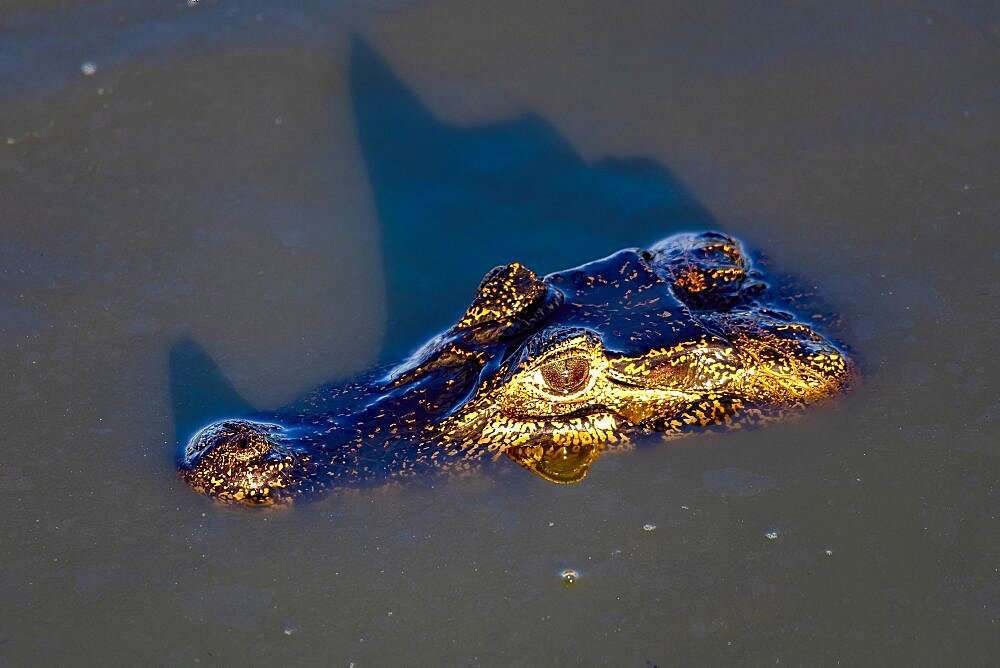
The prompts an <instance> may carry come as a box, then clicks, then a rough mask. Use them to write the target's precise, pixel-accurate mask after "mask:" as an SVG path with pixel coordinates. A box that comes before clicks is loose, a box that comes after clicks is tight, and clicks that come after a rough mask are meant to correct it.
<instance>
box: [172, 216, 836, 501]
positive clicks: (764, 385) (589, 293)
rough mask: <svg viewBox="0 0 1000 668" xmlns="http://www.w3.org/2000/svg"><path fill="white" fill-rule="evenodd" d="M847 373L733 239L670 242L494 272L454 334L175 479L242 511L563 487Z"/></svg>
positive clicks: (249, 431) (331, 392)
mask: <svg viewBox="0 0 1000 668" xmlns="http://www.w3.org/2000/svg"><path fill="white" fill-rule="evenodd" d="M782 307H783V308H787V307H788V304H782ZM851 369H852V367H851V364H850V362H849V361H848V359H847V358H846V356H845V355H844V353H843V352H842V351H841V350H840V349H839V348H838V347H837V346H836V345H834V344H833V343H831V342H830V341H829V340H828V339H826V338H824V337H823V336H822V335H820V334H818V333H817V332H816V331H815V330H814V329H813V328H812V327H811V326H809V325H807V324H806V323H804V322H801V321H796V320H795V319H794V317H793V316H792V315H791V314H789V313H787V312H785V311H782V310H778V309H776V308H775V306H774V305H773V304H772V303H769V302H768V301H767V300H766V299H765V284H764V283H763V282H762V281H761V280H760V275H759V273H757V272H756V271H754V270H753V269H752V268H751V267H750V262H749V260H748V259H747V257H746V256H745V255H744V254H743V252H742V250H741V249H740V246H739V244H738V243H737V242H736V241H735V240H734V239H732V238H731V237H728V236H726V235H722V234H719V233H714V232H706V233H700V234H685V235H677V236H674V237H670V238H668V239H665V240H664V241H662V242H660V243H659V244H656V245H655V246H653V247H652V248H650V249H648V250H641V249H633V250H624V251H620V252H618V253H616V254H614V255H612V256H610V257H608V258H605V259H603V260H598V261H595V262H591V263H589V264H586V265H583V266H581V267H578V268H575V269H570V270H566V271H563V272H557V273H555V274H551V275H549V276H546V277H543V278H539V277H537V276H536V275H535V274H534V273H532V272H531V271H530V270H529V269H527V268H526V267H524V266H523V265H520V264H518V263H514V264H510V265H506V266H503V267H498V268H496V269H494V270H493V271H491V272H490V273H489V274H487V276H486V278H484V279H483V282H482V283H481V285H480V286H479V289H478V291H477V294H476V296H475V298H474V299H473V301H472V304H471V306H470V307H469V309H468V310H467V312H466V313H465V315H463V316H462V317H461V318H460V319H459V320H458V322H457V324H455V325H454V326H453V327H451V328H450V329H448V330H447V331H445V332H443V333H442V334H440V335H439V336H437V337H435V338H434V339H432V340H431V341H429V342H428V343H427V344H425V345H424V346H423V347H421V348H420V349H419V350H417V351H416V352H415V353H414V354H413V355H412V356H411V357H410V358H409V359H407V360H406V361H404V362H403V363H401V364H399V365H397V366H396V367H394V368H392V369H390V370H389V371H388V373H384V372H383V373H373V374H371V375H369V376H367V377H365V378H362V379H360V380H359V381H357V382H355V383H353V384H350V385H346V386H343V387H340V388H334V389H331V388H324V389H320V390H317V391H316V392H314V393H313V394H311V395H308V396H307V397H306V398H305V399H304V400H303V401H300V402H298V403H297V404H296V405H295V407H294V408H290V409H287V410H279V411H272V412H262V413H259V414H255V415H249V416H245V417H243V418H236V419H228V420H224V421H220V422H217V423H215V424H212V425H210V426H208V427H206V428H205V429H203V430H201V431H200V432H199V433H198V434H196V435H195V436H194V437H192V439H191V440H190V441H189V443H188V444H187V446H186V447H185V448H184V449H183V450H182V453H181V457H180V460H181V461H180V470H181V474H182V476H183V477H184V479H185V480H186V481H187V482H188V483H189V484H190V485H191V486H192V487H193V488H195V489H196V490H198V491H200V492H203V493H205V494H207V495H209V496H212V497H215V498H216V499H218V500H220V501H225V502H234V503H245V504H273V503H287V502H289V501H291V500H294V499H297V498H301V497H305V496H310V495H315V494H317V493H320V492H323V491H326V490H329V489H330V488H333V487H343V486H350V485H360V484H378V483H379V482H383V481H386V480H389V479H392V478H402V477H408V476H413V475H418V474H424V473H434V472H438V473H464V472H467V471H471V470H474V469H476V468H480V467H481V466H483V465H485V464H487V463H489V462H492V461H495V460H497V459H498V458H501V459H502V458H504V457H506V458H508V459H509V460H512V461H514V462H516V463H517V464H519V465H521V466H523V467H524V468H526V469H528V470H530V471H532V472H534V473H536V474H538V475H539V476H541V477H542V478H544V479H546V480H549V481H551V482H556V483H576V482H579V481H580V480H582V479H583V478H584V477H585V476H586V475H587V473H588V472H589V470H590V468H591V466H592V464H593V463H594V461H595V460H596V459H597V457H598V456H599V455H601V454H602V453H605V452H610V451H615V450H624V449H627V448H629V447H632V444H633V443H634V442H635V440H636V439H637V437H639V436H642V435H644V434H650V433H662V434H664V435H667V436H671V437H675V436H679V435H682V434H684V433H688V432H691V431H696V430H698V429H703V428H706V427H711V426H718V425H722V426H734V425H739V426H742V425H744V424H758V423H761V422H762V421H765V420H771V419H775V418H777V417H781V416H783V415H786V414H787V413H788V411H789V410H791V409H795V408H798V407H801V406H804V405H806V404H811V403H814V402H816V401H819V400H821V399H823V398H826V397H828V396H830V395H833V394H835V393H837V392H839V391H840V390H842V389H843V388H844V387H846V385H847V383H848V380H849V378H850V376H851Z"/></svg>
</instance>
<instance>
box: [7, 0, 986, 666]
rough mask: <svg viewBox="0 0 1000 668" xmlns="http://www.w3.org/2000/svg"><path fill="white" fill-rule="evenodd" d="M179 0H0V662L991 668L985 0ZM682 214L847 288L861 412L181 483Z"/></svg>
mask: <svg viewBox="0 0 1000 668" xmlns="http://www.w3.org/2000/svg"><path fill="white" fill-rule="evenodd" d="M191 4H192V5H193V6H189V4H188V3H185V2H150V3H144V4H142V5H134V4H131V3H116V2H98V3H72V2H70V3H61V2H60V3H56V2H46V3H38V2H33V3H21V4H13V5H12V4H8V5H7V6H5V8H4V9H3V10H2V13H0V202H2V204H3V208H2V214H3V218H2V220H3V222H2V223H0V224H2V226H3V227H2V235H0V337H2V341H3V343H4V345H3V347H2V349H0V350H2V353H0V355H2V356H0V365H2V369H0V377H2V378H3V379H4V382H3V383H2V384H0V406H3V413H2V416H3V423H4V425H5V429H4V437H3V440H2V441H0V443H2V448H3V452H4V454H5V456H4V457H3V461H2V463H0V494H2V498H3V499H4V501H5V506H6V512H5V513H4V519H3V520H2V524H0V526H2V527H3V540H2V541H0V564H2V568H0V593H2V595H3V597H4V599H5V601H7V604H6V606H5V607H4V611H3V612H2V613H0V662H6V663H11V664H24V663H27V662H28V661H29V660H34V661H41V662H45V663H66V662H69V661H79V660H80V659H81V657H87V658H88V659H91V660H93V661H104V662H112V663H133V662H162V663H167V664H191V663H219V664H226V665H228V664H232V663H236V662H253V663H264V662H280V663H298V664H315V663H319V662H323V663H329V664H333V665H345V666H346V665H350V664H351V663H354V665H356V666H364V665H385V664H386V663H399V662H405V663H416V664H421V663H422V664H438V663H446V664H462V665H469V664H471V665H477V664H483V665H496V664H500V665H515V664H516V665H526V664H539V663H543V662H553V661H556V660H561V661H565V662H570V661H572V662H576V663H583V664H611V665H636V666H644V665H649V664H655V665H690V664H692V663H694V664H719V663H748V664H762V663H775V662H781V663H796V664H797V663H808V664H819V665H827V664H835V663H837V662H840V663H842V664H858V663H865V664H868V663H887V662H891V663H894V664H897V663H907V664H910V663H915V664H923V665H934V664H942V663H956V662H957V663H967V664H973V665H986V664H990V663H995V660H996V656H997V653H998V652H1000V640H998V638H1000V633H998V631H1000V570H998V569H1000V517H998V507H1000V486H998V484H1000V483H998V481H1000V443H998V433H997V432H998V430H997V427H996V420H997V414H998V411H1000V400H998V387H997V378H998V368H997V362H996V355H995V351H996V344H995V332H996V328H997V324H998V323H997V298H998V296H1000V284H998V278H997V277H998V263H1000V253H998V251H997V250H996V248H997V241H998V237H1000V233H998V232H997V229H998V228H997V224H996V220H997V217H998V214H1000V190H998V188H997V186H996V184H995V183H996V174H997V173H998V172H1000V164H998V163H1000V160H998V158H997V156H998V155H1000V125H998V121H997V119H998V118H1000V100H998V95H997V93H998V88H997V85H996V72H998V71H1000V44H998V38H997V36H998V34H1000V17H998V13H997V12H996V11H995V10H994V9H992V8H990V7H989V5H986V4H983V5H981V6H978V8H976V6H971V8H970V7H958V6H953V5H952V3H946V2H930V3H909V2H899V3H894V4H892V5H886V6H881V7H872V6H870V5H869V4H868V3H858V4H856V5H850V3H848V4H838V5H837V6H836V7H819V6H814V7H805V8H789V7H774V8H770V9H768V8H765V9H761V8H755V9H753V10H751V9H749V8H748V7H745V6H744V5H743V4H741V3H726V2H720V3H710V4H709V5H704V6H703V7H701V8H699V9H697V10H695V9H692V8H690V7H682V6H678V7H676V8H669V7H658V6H656V7H654V6H644V7H639V6H630V7H628V8H625V9H623V8H621V7H620V6H619V5H618V4H617V3H607V4H604V3H586V4H584V5H576V6H574V8H573V10H572V12H570V11H569V10H566V9H563V8H558V7H554V6H547V7H538V6H536V3H513V4H510V3H504V4H503V5H502V6H497V5H495V4H493V3H479V2H474V3H468V2H462V3H458V2H428V3H393V2H382V3H344V4H341V5H337V6H336V7H329V6H327V4H326V3H319V2H316V3H311V2H307V3H300V5H299V8H298V9H295V10H290V9H278V8H275V7H273V6H272V3H264V2H246V3H238V4H237V3H228V2H208V1H205V0H202V1H201V2H198V3H191ZM85 63H92V64H93V70H94V71H93V73H92V74H89V75H88V74H85V73H84V71H83V69H87V71H90V68H82V66H83V65H84V64H85ZM707 226H714V227H718V228H721V229H724V230H726V231H729V232H731V233H733V234H735V235H736V236H738V237H740V238H741V239H743V240H744V241H745V242H747V243H748V244H749V245H750V246H751V247H754V248H757V249H759V250H763V251H766V253H767V255H768V257H769V259H770V261H771V262H772V263H773V265H774V266H775V267H777V268H779V269H780V270H781V271H783V272H787V273H789V274H793V275H796V276H799V277H801V278H802V279H803V280H804V281H806V282H807V283H808V285H810V286H815V288H816V289H817V291H818V292H819V293H820V294H821V296H822V299H823V302H824V304H825V305H827V306H829V307H830V308H832V309H834V310H835V311H836V312H837V313H839V314H840V316H841V324H840V326H839V327H838V331H837V332H835V333H836V334H837V335H838V336H840V337H842V338H843V339H844V340H845V341H847V342H848V343H849V344H850V345H851V346H852V348H853V349H854V351H855V354H856V356H857V357H858V359H859V361H860V362H861V364H862V369H863V383H862V385H861V387H860V388H858V390H857V391H856V392H855V393H854V394H853V395H852V396H850V397H848V398H847V399H845V400H843V401H839V402H835V403H834V404H833V405H830V406H827V407H825V408H823V409H820V410H817V411H814V412H811V413H810V414H809V415H807V416H805V417H804V419H802V420H800V421H798V422H795V423H791V424H785V425H775V426H771V427H769V428H767V429H764V430H759V431H745V432H730V433H725V434H716V435H706V436H704V437H695V438H690V439H686V440H683V441H678V442H673V443H671V444H669V445H667V446H663V447H653V446H650V447H645V448H642V449H639V450H637V451H635V452H632V453H629V454H627V455H623V456H619V457H605V458H603V459H601V460H600V461H599V462H597V464H596V465H595V467H594V470H593V472H592V473H591V475H590V476H589V477H588V479H587V480H586V481H585V482H584V483H583V484H581V485H577V486H568V487H562V486H554V485H551V484H548V483H545V482H544V481H542V480H540V479H538V478H536V477H534V476H531V475H530V474H528V473H526V472H523V471H521V470H520V469H516V467H514V466H513V465H512V466H511V469H510V470H509V471H508V472H506V473H503V472H501V473H500V474H498V475H494V476H474V477H463V478H455V479H438V480H429V481H418V482H415V483H412V484H407V485H400V486H394V487H390V488H385V489H378V490H369V491H360V492H352V493H345V494H335V495H333V496H331V497H330V498H328V499H326V500H324V501H322V502H319V503H316V504H312V505H310V506H307V507H303V508H296V509H292V510H290V511H279V512H245V511H240V510H233V509H225V508H220V507H217V506H215V505H213V504H212V503H211V502H210V501H208V500H207V499H205V498H202V497H199V496H197V495H194V494H191V493H190V492H189V491H188V490H187V489H186V488H185V487H184V485H183V484H182V483H181V482H180V481H179V480H178V479H177V477H176V475H175V472H174V463H173V456H174V446H175V443H176V440H177V438H178V435H177V433H176V431H177V419H176V418H177V416H178V415H180V414H185V413H184V411H185V410H186V411H188V413H187V414H190V412H191V411H195V410H197V409H199V407H200V409H201V410H204V411H206V414H208V413H211V412H212V411H213V410H221V408H220V406H223V405H229V406H239V405H252V406H256V407H269V406H278V405H281V404H282V403H285V402H288V401H290V400H291V399H293V398H294V397H295V396H297V395H299V394H300V393H302V392H303V391H305V390H307V389H309V388H311V387H313V386H315V385H317V384H319V383H321V382H325V381H329V380H333V379H337V378H346V377H349V376H350V375H351V374H353V373H356V372H358V371H360V370H362V369H364V368H366V367H368V366H369V365H371V364H373V363H375V362H377V361H378V360H379V359H387V358H390V357H392V356H394V355H396V354H399V353H401V352H405V351H406V350H407V349H408V348H410V347H412V346H413V345H415V344H418V343H420V341H421V340H422V338H423V337H425V336H426V335H427V334H430V333H433V332H435V331H437V330H439V329H440V328H442V327H444V326H447V325H448V324H449V323H450V322H451V320H453V319H454V318H455V316H457V315H458V314H460V313H461V311H462V310H463V308H464V306H465V304H466V303H467V302H468V300H469V299H470V298H471V296H472V294H473V290H474V288H475V286H476V284H477V283H478V280H479V278H480V277H481V276H482V274H483V273H485V271H486V270H488V269H489V268H490V267H492V266H494V265H496V264H499V263H503V262H507V261H510V260H514V259H518V260H521V261H523V262H525V263H526V264H527V265H528V266H530V267H532V268H534V269H536V270H537V271H538V272H548V271H553V270H557V269H561V268H564V267H566V266H572V265H575V264H579V263H582V262H584V261H587V260H590V259H594V258H595V257H598V256H600V255H603V254H606V253H610V252H612V251H614V250H617V249H618V248H621V247H626V246H635V245H643V244H648V243H650V242H652V241H655V240H656V239H658V238H660V237H662V236H666V235H667V234H670V233H671V232H674V231H676V230H679V229H693V228H700V227H707ZM179 342H192V343H191V345H181V346H180V347H178V343H179ZM171 350H174V351H175V357H174V362H175V364H174V368H175V369H178V368H180V369H186V370H187V372H186V373H185V374H175V377H174V378H171V374H170V361H171V356H170V351H171ZM216 369H217V370H218V374H216ZM220 377H221V378H224V379H225V382H226V383H228V384H229V385H230V386H231V392H230V391H227V392H225V393H220V392H218V391H215V392H209V391H208V390H207V389H206V388H211V387H217V386H218V383H217V382H215V381H217V380H218V379H219V378H220ZM172 388H173V393H172V391H171V390H172ZM172 394H173V398H172ZM182 431H183V428H182ZM564 569H573V570H575V571H577V572H578V573H579V578H578V580H577V582H576V583H574V584H573V585H572V586H566V585H565V584H564V583H563V582H562V581H561V579H560V573H561V572H562V571H563V570H564Z"/></svg>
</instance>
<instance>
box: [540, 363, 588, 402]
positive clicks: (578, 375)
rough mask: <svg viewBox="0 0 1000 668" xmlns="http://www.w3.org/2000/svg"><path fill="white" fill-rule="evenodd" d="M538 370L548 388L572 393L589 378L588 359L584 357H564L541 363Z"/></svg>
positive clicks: (579, 388) (561, 392)
mask: <svg viewBox="0 0 1000 668" xmlns="http://www.w3.org/2000/svg"><path fill="white" fill-rule="evenodd" d="M540 372H541V374H542V380H544V381H545V385H546V386H547V387H548V388H549V389H550V390H552V391H554V392H557V393H559V394H572V393H573V392H577V391H579V390H581V389H583V387H584V386H585V385H586V384H587V381H588V380H589V379H590V361H589V360H587V359H586V358H584V357H564V358H562V359H558V360H553V361H551V362H549V363H548V364H545V365H543V366H542V367H541V369H540Z"/></svg>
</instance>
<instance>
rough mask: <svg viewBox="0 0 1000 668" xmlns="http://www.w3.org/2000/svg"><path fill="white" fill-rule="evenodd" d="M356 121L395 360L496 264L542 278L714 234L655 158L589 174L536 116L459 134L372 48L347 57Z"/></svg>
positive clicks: (449, 314)
mask: <svg viewBox="0 0 1000 668" xmlns="http://www.w3.org/2000/svg"><path fill="white" fill-rule="evenodd" d="M350 82H351V94H352V97H353V105H354V114H355V119H356V123H357V127H358V133H359V136H360V143H361V148H362V152H363V154H364V159H365V164H366V165H367V169H368V174H369V180H370V182H371V187H372V190H373V192H374V197H375V204H376V207H377V210H378V215H379V218H380V220H381V223H382V237H383V256H384V261H385V268H386V285H387V291H388V312H389V331H388V332H387V335H386V342H385V351H384V354H385V355H386V356H388V357H394V356H397V355H398V354H400V353H402V352H405V351H406V350H408V349H410V347H411V346H413V345H414V344H416V343H418V342H419V341H421V340H424V339H425V338H427V337H428V336H429V335H431V334H433V333H434V332H436V331H440V329H441V328H442V326H444V325H445V324H446V323H447V322H449V321H451V320H452V319H453V318H454V317H455V316H456V315H458V314H459V313H460V312H461V309H462V307H463V306H464V303H465V302H466V301H467V300H468V298H469V296H470V295H469V292H468V288H467V287H466V286H469V285H475V283H476V281H478V280H479V278H480V277H481V276H483V274H485V273H486V272H487V271H488V270H489V269H490V268H491V267H494V266H496V265H499V264H504V263H507V262H511V261H514V260H517V261H520V262H523V263H524V264H526V265H527V266H529V267H532V268H533V269H535V270H537V271H539V272H541V273H547V272H550V271H555V270H557V269H560V268H563V267H571V266H574V265H577V264H580V263H581V262H585V261H587V260H590V259H593V258H596V257H602V256H605V255H609V254H610V253H613V252H615V251H616V250H618V249H620V248H624V247H629V246H637V245H642V244H651V243H652V242H654V241H657V240H658V239H661V238H663V237H664V236H666V235H667V234H668V233H669V232H671V231H674V230H679V229H712V228H715V227H717V224H716V222H715V220H714V219H713V218H712V215H711V214H710V213H709V212H708V211H707V210H706V209H705V207H703V206H702V205H701V204H700V203H699V202H698V201H697V200H696V199H695V198H694V197H693V196H692V195H691V194H690V193H689V192H688V191H687V189H686V188H685V187H684V185H683V184H682V183H681V182H680V181H679V180H678V179H677V178H676V177H675V176H674V175H673V174H672V173H671V172H670V170H669V169H667V168H666V167H664V166H663V165H661V164H659V163H658V162H656V161H653V160H649V159H643V158H633V159H605V160H602V161H600V162H598V163H596V164H593V165H589V164H587V163H585V162H583V160H581V158H580V156H579V155H578V154H577V153H576V152H575V151H574V150H573V147H572V146H570V145H569V143H568V142H567V141H566V140H565V139H564V138H563V137H561V136H560V135H559V133H558V132H557V131H556V130H555V129H554V128H553V127H552V125H551V124H550V123H548V122H547V121H545V120H544V119H542V118H539V117H538V116H535V115H533V114H524V115H522V116H520V117H518V118H515V119H512V120H508V121H501V122H497V123H492V124H488V125H477V126H472V127H464V126H458V125H449V124H447V123H444V122H441V121H439V120H438V119H437V118H435V117H434V116H433V115H432V114H431V113H430V112H429V111H428V110H427V108H426V107H425V106H424V105H423V104H422V103H421V101H420V100H419V99H418V97H417V96H416V95H415V94H414V93H413V91H411V90H410V89H408V88H407V87H406V86H405V84H403V82H402V81H400V80H399V78H398V77H397V76H396V75H395V74H394V73H393V71H392V70H391V69H390V68H389V66H388V65H387V64H386V62H385V61H384V60H383V59H382V58H381V57H380V56H379V55H378V54H377V53H376V52H375V51H373V50H372V49H371V47H370V46H368V44H366V43H365V42H364V41H363V40H361V39H359V38H355V40H354V42H353V45H352V49H351V56H350Z"/></svg>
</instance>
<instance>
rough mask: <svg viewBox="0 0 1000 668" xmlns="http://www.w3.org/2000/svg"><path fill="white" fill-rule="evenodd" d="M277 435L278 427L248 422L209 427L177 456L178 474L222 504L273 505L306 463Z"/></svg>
mask: <svg viewBox="0 0 1000 668" xmlns="http://www.w3.org/2000/svg"><path fill="white" fill-rule="evenodd" d="M280 432H281V427H280V426H279V425H276V424H269V423H265V422H253V421H251V420H225V421H223V422H216V423H215V424H211V425H209V426H208V427H205V428H204V429H202V430H201V431H199V432H198V433H197V434H195V435H194V437H192V438H191V440H190V441H189V442H188V444H187V446H186V447H185V448H184V450H183V452H182V453H181V457H180V460H181V461H180V473H181V476H182V477H183V478H184V479H185V480H186V481H187V482H188V484H190V485H191V486H193V487H195V488H196V489H199V490H201V491H203V492H205V493H206V494H209V495H210V496H214V497H216V498H218V499H219V500H222V501H238V502H243V503H247V502H249V503H257V504H270V503H275V502H276V501H278V500H279V498H280V490H282V489H283V488H285V487H288V486H289V485H290V484H291V483H292V482H293V478H294V477H295V476H296V475H298V474H301V473H302V470H303V467H304V464H305V463H306V460H305V458H303V457H302V456H301V455H298V454H297V453H295V452H294V451H292V450H290V449H288V448H287V447H283V446H282V445H281V435H280Z"/></svg>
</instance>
